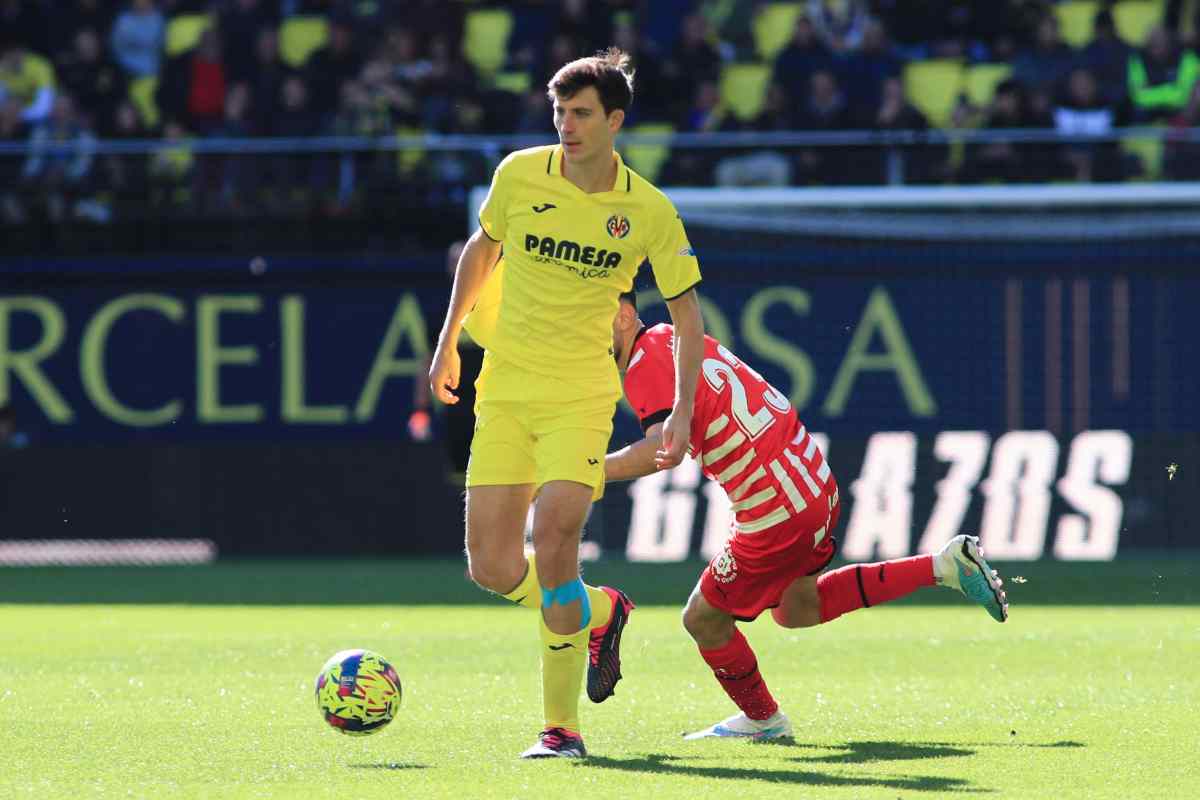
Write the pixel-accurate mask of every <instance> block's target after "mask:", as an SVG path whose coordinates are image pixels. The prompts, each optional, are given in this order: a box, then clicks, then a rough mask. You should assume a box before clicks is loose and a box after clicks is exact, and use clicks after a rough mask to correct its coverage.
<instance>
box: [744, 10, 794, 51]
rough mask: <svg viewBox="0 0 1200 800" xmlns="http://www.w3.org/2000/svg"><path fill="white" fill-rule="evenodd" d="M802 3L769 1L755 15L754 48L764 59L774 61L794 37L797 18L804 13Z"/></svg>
mask: <svg viewBox="0 0 1200 800" xmlns="http://www.w3.org/2000/svg"><path fill="white" fill-rule="evenodd" d="M803 10H804V8H803V6H802V5H801V4H800V3H767V4H765V5H763V6H762V7H761V8H759V10H758V14H757V15H756V16H755V17H754V23H753V30H754V49H755V51H756V52H757V53H758V57H759V58H761V59H763V60H764V61H774V60H775V56H777V55H779V51H780V50H782V49H783V48H785V47H787V45H788V42H790V41H791V39H792V31H793V30H794V29H795V27H796V20H797V19H799V18H800V15H801V13H803Z"/></svg>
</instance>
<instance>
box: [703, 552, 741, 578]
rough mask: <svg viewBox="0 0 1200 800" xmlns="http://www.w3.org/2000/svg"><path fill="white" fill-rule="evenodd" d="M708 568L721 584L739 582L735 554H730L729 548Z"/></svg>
mask: <svg viewBox="0 0 1200 800" xmlns="http://www.w3.org/2000/svg"><path fill="white" fill-rule="evenodd" d="M708 568H709V570H711V571H712V574H713V577H714V578H716V579H717V581H719V582H720V583H733V582H734V581H735V580H737V569H738V566H737V561H736V560H735V559H734V557H733V553H731V552H729V548H725V550H724V551H722V553H721V555H719V556H717V557H716V558H714V559H713V560H712V563H711V564H709V565H708Z"/></svg>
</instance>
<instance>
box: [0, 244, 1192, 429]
mask: <svg viewBox="0 0 1200 800" xmlns="http://www.w3.org/2000/svg"><path fill="white" fill-rule="evenodd" d="M161 266H162V269H163V270H168V269H169V267H170V264H167V263H163V264H162V265H161ZM275 266H276V265H272V272H270V273H268V274H267V275H254V274H252V273H246V274H245V276H244V277H239V278H237V279H230V278H229V277H228V276H227V275H222V274H221V273H215V272H213V273H210V272H204V271H192V270H189V271H181V272H169V271H164V272H158V273H148V272H143V273H138V274H118V275H106V276H105V277H104V280H96V276H94V275H81V274H79V273H66V272H59V273H52V274H50V275H41V276H31V275H28V274H27V275H25V276H23V279H22V281H21V283H20V285H19V286H16V282H15V280H14V282H13V286H14V288H13V289H12V290H4V291H0V405H5V404H11V405H13V406H14V407H15V409H16V412H17V416H18V420H19V422H18V425H19V427H20V428H21V429H22V430H23V431H24V432H26V433H27V434H28V435H29V437H30V438H31V440H32V441H34V442H38V441H43V442H58V443H69V442H77V441H90V440H110V441H111V440H123V439H128V438H135V439H152V440H154V441H162V440H171V439H177V440H195V439H210V438H214V437H215V438H264V439H272V440H274V439H280V438H292V439H297V438H300V439H302V438H322V439H324V438H330V437H332V438H339V439H345V438H356V437H372V438H381V437H382V438H394V437H398V436H402V435H404V433H403V432H404V430H405V422H406V420H407V417H408V414H409V412H410V410H411V408H412V402H413V400H412V398H413V390H414V381H415V380H423V379H424V373H425V365H424V358H425V357H426V356H427V354H428V352H429V349H430V347H431V345H432V341H433V340H434V339H435V338H436V333H437V330H438V328H439V327H440V325H441V320H442V315H443V313H444V309H445V304H446V300H447V296H448V293H449V286H448V282H447V281H446V280H445V278H444V277H443V275H441V274H439V273H436V272H432V273H431V272H430V271H428V270H427V269H426V270H421V271H416V270H404V269H399V268H396V269H390V270H389V269H381V268H379V267H378V266H372V267H371V268H369V269H349V268H347V269H345V270H343V271H340V272H338V273H331V272H328V271H326V272H306V271H304V270H301V269H290V270H289V269H287V268H286V266H285V268H283V269H276V268H275ZM9 277H12V275H11V274H10V276H9ZM643 280H644V281H648V280H649V279H648V278H647V277H645V276H643ZM701 297H702V303H703V310H704V314H705V318H706V323H707V327H708V330H709V332H710V333H711V334H713V335H714V336H716V337H717V338H719V339H720V340H721V341H722V342H724V343H725V344H726V345H727V346H728V347H729V348H730V349H731V350H733V351H734V352H735V353H737V354H738V355H739V356H741V357H742V358H744V359H745V360H747V361H748V362H749V363H750V364H751V365H752V366H753V367H754V368H755V369H757V370H759V371H760V372H761V373H763V375H764V376H765V377H767V378H768V380H770V381H771V382H772V383H773V384H774V385H775V386H777V387H778V388H779V389H781V390H782V391H784V392H785V393H787V394H788V395H789V396H790V398H791V400H792V402H793V404H794V405H795V406H796V407H797V408H798V409H799V411H800V414H801V416H802V418H803V419H804V420H805V422H806V423H808V425H809V427H810V428H812V429H814V430H821V431H824V432H826V433H828V434H830V435H831V436H838V435H859V436H862V435H868V434H870V433H872V432H874V431H879V430H908V431H913V432H916V433H918V434H925V433H934V432H937V431H942V430H948V429H965V430H987V431H993V432H999V431H1004V430H1017V429H1045V430H1049V431H1051V432H1053V433H1056V434H1066V433H1071V432H1078V431H1082V430H1087V429H1096V428H1119V429H1123V430H1129V431H1133V432H1150V431H1154V432H1170V431H1195V430H1200V410H1198V409H1200V381H1197V380H1196V379H1195V366H1194V365H1195V364H1196V363H1197V362H1198V360H1200V359H1198V354H1197V345H1196V344H1195V342H1196V340H1197V337H1195V336H1194V335H1193V334H1191V333H1189V331H1190V329H1191V328H1190V323H1191V322H1192V319H1193V317H1194V312H1193V309H1195V308H1198V307H1200V279H1197V278H1192V277H1176V278H1169V279H1168V278H1162V277H1150V276H1141V275H1129V276H1127V275H1122V274H1102V275H1095V276H1077V275H1075V276H1067V277H1056V276H1053V275H1045V276H1043V275H1040V274H1034V275H1029V274H1024V275H1013V276H1007V277H998V276H990V277H986V278H981V279H977V278H972V277H964V276H952V277H941V276H926V275H912V276H905V275H898V276H894V277H888V276H880V275H864V276H829V275H825V274H818V273H813V272H807V271H806V272H804V273H798V274H793V275H787V274H786V273H784V272H783V271H780V272H778V273H774V272H773V273H767V274H764V273H763V271H761V270H759V271H756V272H755V273H751V274H742V275H739V274H738V273H737V272H736V271H734V270H732V269H729V268H725V269H723V268H722V267H721V266H720V265H711V266H708V267H707V268H706V277H705V281H704V283H703V284H702V285H701ZM640 305H641V308H642V313H643V317H644V318H645V319H646V320H647V321H648V322H656V321H663V320H665V319H666V314H665V308H664V307H663V305H662V303H661V301H660V300H658V299H657V294H656V293H654V292H653V291H646V292H642V294H641V297H640ZM636 435H637V428H636V426H635V425H634V424H633V420H632V416H631V415H630V414H629V413H628V411H627V410H622V411H621V412H619V414H618V422H617V438H618V439H620V440H628V439H629V438H632V437H634V436H636Z"/></svg>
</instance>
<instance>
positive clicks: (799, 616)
mask: <svg viewBox="0 0 1200 800" xmlns="http://www.w3.org/2000/svg"><path fill="white" fill-rule="evenodd" d="M771 618H772V619H774V620H775V624H776V625H778V626H779V627H781V628H811V627H812V626H813V625H817V624H819V623H820V621H821V620H820V618H819V617H818V618H816V619H815V620H813V619H812V618H811V615H809V614H808V613H807V612H799V613H798V612H797V611H795V610H790V611H789V610H785V609H783V608H782V607H776V608H772V609H771Z"/></svg>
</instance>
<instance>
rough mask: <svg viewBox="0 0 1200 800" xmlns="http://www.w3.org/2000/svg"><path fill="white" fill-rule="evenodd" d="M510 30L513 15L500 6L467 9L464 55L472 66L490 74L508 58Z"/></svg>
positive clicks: (464, 28)
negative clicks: (468, 10)
mask: <svg viewBox="0 0 1200 800" xmlns="http://www.w3.org/2000/svg"><path fill="white" fill-rule="evenodd" d="M512 29H513V17H512V14H511V13H509V12H508V11H506V10H504V9H502V8H481V9H477V10H475V11H470V12H468V13H467V18H466V22H465V23H464V26H463V42H462V53H463V56H464V57H465V58H466V59H467V61H468V62H469V63H470V64H471V66H473V67H475V69H477V70H479V71H480V72H481V73H483V74H485V75H491V74H492V73H494V72H496V71H498V70H499V69H500V68H501V67H503V66H504V62H505V61H507V60H508V37H509V36H510V35H511V34H512Z"/></svg>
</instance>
